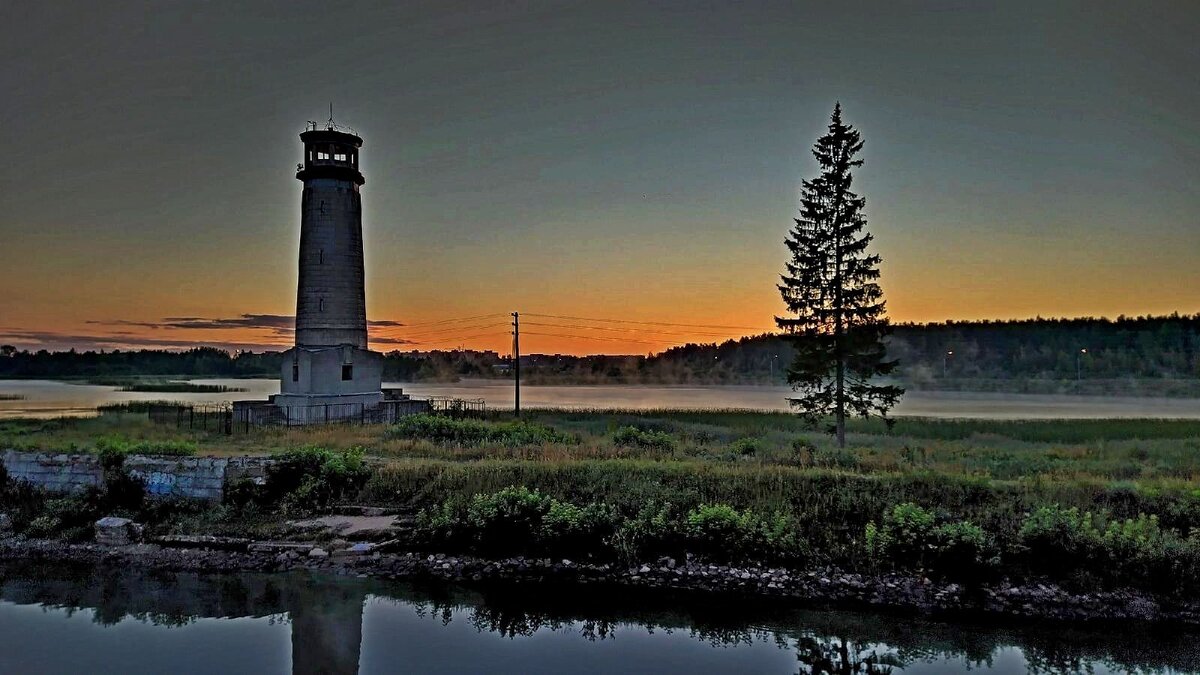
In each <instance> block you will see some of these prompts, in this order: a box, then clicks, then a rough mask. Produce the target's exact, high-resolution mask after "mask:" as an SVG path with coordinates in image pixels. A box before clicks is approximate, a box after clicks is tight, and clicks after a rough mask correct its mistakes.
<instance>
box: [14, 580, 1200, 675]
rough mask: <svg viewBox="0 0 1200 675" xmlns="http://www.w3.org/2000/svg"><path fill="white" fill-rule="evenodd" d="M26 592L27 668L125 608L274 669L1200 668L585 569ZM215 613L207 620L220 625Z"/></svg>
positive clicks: (192, 655)
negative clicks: (501, 576)
mask: <svg viewBox="0 0 1200 675" xmlns="http://www.w3.org/2000/svg"><path fill="white" fill-rule="evenodd" d="M38 606H40V607H41V608H43V609H42V614H43V618H42V619H39V620H44V621H45V622H46V623H45V626H41V625H39V627H38V628H37V630H38V631H40V632H41V633H42V634H44V636H45V640H46V642H47V643H49V642H51V641H53V644H54V646H53V647H52V648H48V649H47V650H46V651H44V652H41V653H39V654H38V655H37V660H36V661H35V662H34V663H33V665H35V666H36V669H37V670H38V671H40V672H70V671H72V670H75V671H77V670H78V669H77V668H74V667H73V666H72V664H75V663H78V662H79V660H78V659H79V658H80V657H81V655H80V654H73V653H72V650H73V649H77V650H83V649H84V647H82V646H80V645H84V644H92V643H95V642H97V640H92V641H90V642H89V640H88V639H83V638H87V636H86V635H84V634H85V633H87V632H88V631H91V632H101V633H104V634H105V635H110V636H118V635H122V634H123V633H122V631H124V630H125V629H126V627H128V626H129V625H130V624H142V625H144V626H148V627H171V629H170V630H169V631H167V633H163V631H162V629H146V630H144V631H143V632H141V633H139V636H140V637H139V638H138V640H137V642H138V644H139V646H141V647H142V648H145V649H148V650H150V651H151V652H152V651H153V649H154V648H155V646H156V644H158V643H161V644H158V648H159V650H160V651H171V650H173V649H183V647H174V646H173V645H174V644H175V643H174V642H169V641H168V637H167V635H168V634H169V635H173V636H175V637H174V638H172V639H181V638H182V637H183V636H193V637H196V638H197V641H195V642H193V643H192V644H190V645H189V646H188V647H187V648H186V649H187V653H188V658H187V659H185V662H184V663H182V664H176V665H174V666H173V667H172V668H171V669H172V670H173V671H174V672H187V671H194V672H202V671H211V670H214V669H217V668H216V666H217V665H218V661H217V660H216V659H217V658H218V657H220V658H222V659H226V661H221V662H220V663H221V664H226V665H225V666H224V667H225V668H227V669H228V668H230V667H232V668H233V669H235V670H236V669H238V668H237V667H236V664H241V665H242V666H248V664H251V663H265V664H270V665H268V666H267V670H271V671H280V670H283V671H286V670H287V669H288V667H289V665H290V668H291V672H293V673H356V672H360V671H362V672H386V671H394V670H398V669H403V670H411V671H419V672H430V671H438V670H440V671H443V672H455V671H464V670H466V671H480V670H487V671H489V672H523V673H526V672H562V671H573V672H578V671H588V672H613V671H624V672H633V671H643V672H644V671H655V672H668V671H674V672H687V673H696V672H705V671H708V672H727V671H730V670H738V671H742V672H799V673H813V674H818V673H819V674H824V675H834V674H838V675H842V674H846V675H848V674H852V673H853V674H862V675H876V674H883V673H900V672H925V671H930V670H940V671H942V672H957V671H959V670H962V669H965V668H968V667H970V668H972V669H980V670H985V671H986V670H990V671H993V672H1023V671H1026V670H1029V671H1032V672H1039V673H1059V672H1080V671H1091V672H1107V671H1112V670H1116V671H1127V670H1139V671H1142V672H1167V671H1170V670H1174V671H1193V670H1195V669H1197V668H1198V667H1200V647H1198V646H1197V641H1196V640H1195V637H1196V636H1195V635H1194V634H1190V635H1189V634H1187V633H1184V632H1172V631H1167V630H1163V629H1162V628H1161V627H1159V628H1158V629H1156V630H1154V631H1151V630H1150V629H1149V628H1138V627H1134V628H1129V627H1121V628H1119V629H1113V630H1102V629H1098V628H1087V629H1083V628H1065V627H1063V626H1059V625H1056V624H1046V625H1042V626H1017V627H1014V626H1011V625H992V626H981V625H954V624H951V623H944V622H931V621H926V620H922V619H916V618H912V617H904V616H890V615H882V614H875V613H861V612H844V611H837V612H834V611H818V610H798V609H795V608H794V607H790V606H787V605H783V604H781V603H778V602H772V601H766V600H758V599H746V598H729V597H712V596H697V595H687V594H676V593H670V592H644V591H640V592H637V593H630V592H628V591H621V590H615V589H612V588H603V587H598V586H597V587H592V586H569V587H548V586H546V585H542V584H507V585H487V586H475V587H464V586H455V585H444V584H434V583H429V584H410V583H399V582H380V581H374V580H368V579H345V578H331V577H327V576H311V575H305V574H289V575H265V574H225V575H211V574H210V575H203V574H188V573H161V572H159V573H155V572H134V571H129V570H121V569H114V568H105V567H100V568H96V567H63V566H46V565H31V564H21V565H11V564H10V565H6V566H3V567H0V630H10V629H11V628H12V627H13V626H16V625H17V624H18V622H22V621H23V622H29V621H31V619H30V618H29V617H30V615H28V613H27V611H25V610H24V609H23V608H26V607H29V608H36V607H38ZM21 612H25V613H21ZM77 613H81V614H83V613H90V616H91V621H90V622H86V623H80V621H78V620H72V619H70V617H71V616H72V615H75V614H77ZM45 615H49V617H48V618H46V616H45ZM78 618H79V617H76V619H78ZM214 619H237V620H238V621H243V622H244V621H250V622H251V623H252V624H253V625H259V626H269V627H271V628H270V630H274V631H276V632H278V631H280V630H283V631H287V636H286V638H287V643H286V652H285V651H284V650H278V651H273V650H274V649H275V648H274V647H272V646H271V645H272V644H273V643H272V639H275V638H271V637H269V636H267V637H262V638H256V639H255V640H254V641H246V640H243V641H242V642H236V641H235V640H233V639H232V638H231V636H233V635H235V631H233V630H225V632H224V633H221V632H219V631H214V630H211V629H213V625H214V624H213V620H214ZM218 623H220V622H218ZM229 623H230V622H228V621H225V622H224V624H225V626H217V627H218V628H223V629H224V628H229V626H228V624H229ZM202 628H203V629H204V630H201V629H202ZM248 630H249V628H248V626H247V624H244V623H240V624H238V625H237V630H236V634H244V635H248V634H249V633H248V632H247V631H248ZM206 631H207V632H206ZM6 635H9V633H6ZM279 637H284V636H282V635H280V636H279ZM77 638H79V639H77ZM275 641H276V642H278V640H277V639H276V640H275ZM110 642H111V640H110ZM100 644H103V642H102V641H100ZM34 648H35V645H34V644H33V643H32V641H30V642H27V643H26V642H21V643H17V644H10V645H8V646H6V649H5V650H4V651H2V652H0V670H6V671H15V670H17V667H16V666H17V665H24V666H26V669H28V666H29V665H30V661H29V659H28V658H26V659H25V660H23V661H22V660H21V659H22V650H23V649H26V650H33V649H34ZM25 656H27V657H28V656H29V655H28V654H26V655H25ZM87 656H88V659H89V662H90V663H91V664H93V665H94V664H96V663H99V664H105V663H113V664H114V665H112V668H113V669H114V670H115V669H117V666H116V665H115V662H113V661H110V660H108V657H106V656H105V654H104V653H90V654H88V655H87ZM109 656H111V654H110V655H109ZM135 656H137V658H134V657H130V658H132V659H133V660H132V661H130V660H126V661H125V662H124V665H123V666H122V667H121V668H120V669H121V670H123V671H124V672H132V671H139V670H140V671H145V672H150V671H153V670H156V669H158V666H156V665H154V663H151V657H152V654H151V653H150V652H147V654H145V655H140V656H139V655H135ZM143 656H144V658H142V657H143ZM14 659H15V660H14ZM139 659H140V660H139ZM155 663H157V662H155ZM229 663H232V664H235V665H234V666H229V665H227V664H229ZM131 664H132V665H131ZM92 670H95V668H92ZM100 670H101V671H102V670H103V668H101V669H100Z"/></svg>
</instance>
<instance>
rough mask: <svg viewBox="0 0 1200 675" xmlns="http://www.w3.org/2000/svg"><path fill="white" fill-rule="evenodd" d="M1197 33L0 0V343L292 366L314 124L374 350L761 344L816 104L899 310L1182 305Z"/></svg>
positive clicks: (1193, 21) (1198, 71) (1119, 12)
mask: <svg viewBox="0 0 1200 675" xmlns="http://www.w3.org/2000/svg"><path fill="white" fill-rule="evenodd" d="M1197 28H1200V4H1198V3H1195V2H1190V1H1185V2H1146V3H1125V2H1119V3H1109V2H1095V1H1092V2H1069V3H1068V2H1029V3H1023V2H997V3H988V2H979V1H970V2H898V1H896V0H889V1H887V2H876V3H868V2H862V3H802V2H740V3H735V2H700V1H695V2H679V3H668V2H637V3H622V2H616V1H605V2H553V3H538V2H478V3H455V2H448V1H445V0H442V1H439V2H430V3H417V2H407V3H367V2H359V3H338V2H332V1H329V0H322V1H320V2H307V1H303V0H300V1H296V0H293V1H291V2H278V3H270V2H255V3H224V2H165V3H164V2H145V3H143V2H103V3H97V2H67V1H61V2H53V3H4V4H3V5H0V59H2V61H3V63H4V64H5V67H4V68H2V69H0V91H3V92H4V99H3V100H4V105H3V108H2V109H0V115H2V116H3V124H2V125H0V143H2V145H3V147H4V148H5V149H6V151H7V158H6V159H5V161H3V162H0V289H2V291H3V292H2V293H0V342H5V343H9V344H15V345H17V346H20V347H23V348H24V347H28V348H40V347H48V348H51V349H53V348H62V347H77V348H81V349H87V348H112V347H141V346H149V347H165V348H172V349H174V348H182V347H186V346H191V345H194V344H215V345H219V346H226V347H230V348H253V349H261V348H263V346H266V345H279V346H286V345H288V344H290V341H291V333H290V325H291V320H290V316H291V314H292V312H293V311H294V309H295V284H296V253H297V249H298V242H299V205H300V190H301V184H300V182H299V181H297V180H295V177H294V173H295V165H296V163H297V162H298V161H300V159H301V145H300V141H299V137H298V134H299V133H300V132H301V131H302V130H303V129H304V126H305V123H306V122H307V121H308V120H317V121H324V120H325V119H326V118H328V116H329V105H330V103H332V104H333V110H334V117H335V119H336V121H337V122H338V123H340V124H344V125H349V126H350V127H353V128H354V130H355V131H356V132H357V133H358V134H359V135H361V136H362V137H363V139H364V145H363V149H362V154H361V163H362V169H363V173H364V174H365V176H366V179H367V182H366V184H365V185H364V186H363V189H362V195H363V203H364V215H363V220H364V238H365V246H366V267H367V289H366V291H367V306H368V316H369V317H370V318H371V319H372V320H373V321H374V322H375V324H374V325H373V326H372V345H373V346H374V347H375V348H378V349H385V350H390V349H395V348H400V349H409V348H412V349H434V348H453V347H457V346H466V347H474V348H488V349H497V350H499V351H502V352H507V351H508V350H509V348H510V342H511V338H510V337H509V336H508V334H507V331H508V327H507V322H508V321H509V318H508V316H507V315H508V313H510V312H513V311H519V312H521V313H522V317H523V320H522V323H523V330H522V351H523V352H543V353H557V352H563V353H593V352H607V353H647V352H651V351H658V350H661V349H663V348H665V347H668V346H670V345H672V344H678V343H683V342H688V341H693V342H694V341H703V342H712V341H715V340H720V339H723V338H724V337H734V336H738V335H744V334H754V333H759V332H764V331H767V330H771V329H772V328H773V320H772V318H773V317H774V316H775V315H776V314H779V313H781V312H782V311H783V306H782V303H781V301H780V298H779V293H778V291H777V289H776V286H775V285H776V283H777V281H778V275H779V273H780V272H781V271H782V268H783V263H784V260H785V257H786V253H787V251H786V249H785V248H784V245H783V240H784V237H785V235H786V233H787V231H788V229H789V228H790V227H791V226H792V225H793V221H792V219H793V218H794V217H795V215H796V212H797V196H798V186H799V183H800V181H801V180H802V179H803V178H811V177H813V176H814V175H815V173H816V171H817V169H816V166H815V163H814V161H813V158H812V156H811V154H810V150H809V149H810V147H811V145H812V143H813V141H814V140H815V139H816V137H817V136H818V135H820V134H821V133H822V132H823V131H824V129H825V125H826V124H827V123H828V118H829V114H830V112H831V110H832V108H833V105H834V103H835V102H836V101H840V102H841V104H842V107H843V109H844V117H845V119H846V121H848V122H849V123H851V124H853V125H855V126H856V127H857V128H858V129H859V131H860V132H861V133H862V135H863V137H864V139H865V141H866V146H865V148H864V150H863V154H862V157H863V159H864V160H865V164H864V166H863V167H862V168H861V169H859V170H858V172H857V173H856V176H855V185H856V187H857V188H858V190H859V192H860V193H861V194H863V195H864V196H865V197H866V198H867V209H866V215H867V219H868V225H867V227H868V229H869V231H871V232H872V233H873V234H874V235H875V242H874V244H873V246H874V250H875V252H877V253H879V254H880V255H882V257H883V261H884V262H883V265H882V273H883V276H882V280H881V283H882V286H883V289H884V292H885V296H886V299H887V302H888V310H889V315H890V316H891V318H892V319H893V320H894V321H918V322H923V321H943V320H950V319H956V320H961V319H984V318H990V319H1004V318H1025V317H1032V316H1085V315H1090V316H1110V317H1111V316H1116V315H1119V314H1126V315H1138V314H1148V313H1154V314H1161V313H1169V312H1173V311H1179V312H1181V313H1195V312H1200V189H1198V187H1197V186H1198V185H1200V47H1198V46H1197V45H1198V44H1200V42H1197V41H1196V40H1195V33H1196V30H1197ZM537 314H540V315H543V316H541V317H537V316H533V315H537ZM473 317H478V318H473ZM562 317H577V318H575V319H565V318H562ZM458 319H465V320H461V321H460V320H458ZM593 319H606V320H607V321H594V320H593ZM632 322H644V323H632ZM526 323H530V324H533V323H541V324H543V325H542V326H536V327H535V326H533V325H524V324H526ZM398 324H404V325H398ZM549 324H553V325H549ZM664 324H671V325H664ZM696 326H703V328H701V327H696ZM539 333H540V335H539Z"/></svg>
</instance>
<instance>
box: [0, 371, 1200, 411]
mask: <svg viewBox="0 0 1200 675" xmlns="http://www.w3.org/2000/svg"><path fill="white" fill-rule="evenodd" d="M189 382H194V383H197V384H220V385H225V386H228V387H237V388H240V389H245V390H246V391H244V392H233V393H221V394H162V393H144V392H123V391H118V390H117V389H116V388H114V387H103V386H96V385H88V384H72V383H66V382H57V381H50V380H0V418H4V417H55V416H62V415H89V414H94V412H95V409H96V407H97V406H99V405H102V404H106V403H120V402H123V401H145V400H163V399H166V400H173V401H190V402H221V401H230V400H236V399H265V398H266V397H267V396H268V395H270V394H274V393H277V392H278V391H279V381H278V380H274V379H245V380H235V379H195V380H189ZM386 386H390V387H401V388H403V389H404V390H405V391H406V392H408V393H410V394H413V395H415V396H454V397H458V398H482V399H484V400H485V401H486V403H487V405H488V406H489V407H492V408H510V407H512V404H513V387H512V382H508V381H501V380H464V381H462V382H457V383H437V382H419V383H405V382H394V383H388V384H387V385H386ZM789 394H790V390H789V389H788V388H787V387H772V386H763V385H758V386H720V385H694V386H687V385H676V386H668V385H589V386H558V385H555V386H528V385H526V386H524V387H522V388H521V403H522V405H523V406H525V407H531V408H532V407H558V408H631V409H639V410H646V409H653V408H688V409H713V408H747V409H756V410H787V401H786V399H787V396H788V395H789ZM894 414H896V415H907V416H919V417H972V418H988V419H1089V418H1118V417H1125V418H1131V417H1154V418H1188V419H1200V400H1198V399H1179V398H1141V397H1133V396H1073V395H1053V394H998V393H973V392H936V391H913V392H909V393H907V394H905V396H904V398H903V399H902V400H901V402H900V404H899V405H898V406H897V407H896V409H895V411H894Z"/></svg>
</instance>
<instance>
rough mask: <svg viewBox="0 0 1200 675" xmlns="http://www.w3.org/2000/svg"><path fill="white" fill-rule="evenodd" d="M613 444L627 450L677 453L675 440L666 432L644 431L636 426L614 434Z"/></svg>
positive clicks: (618, 430)
mask: <svg viewBox="0 0 1200 675" xmlns="http://www.w3.org/2000/svg"><path fill="white" fill-rule="evenodd" d="M613 444H614V445H618V446H621V447H626V448H642V449H645V450H658V451H661V452H670V453H673V452H675V446H676V443H675V438H674V437H673V436H671V435H670V434H668V433H667V432H665V431H643V430H642V429H638V428H637V427H634V426H624V427H621V428H620V429H617V430H616V431H615V432H613Z"/></svg>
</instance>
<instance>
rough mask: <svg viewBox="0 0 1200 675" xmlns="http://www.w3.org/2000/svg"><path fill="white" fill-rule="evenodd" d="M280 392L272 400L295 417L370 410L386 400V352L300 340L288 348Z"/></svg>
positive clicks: (321, 418) (347, 415)
mask: <svg viewBox="0 0 1200 675" xmlns="http://www.w3.org/2000/svg"><path fill="white" fill-rule="evenodd" d="M281 370H282V372H281V373H280V375H282V377H281V378H280V379H281V382H280V393H279V394H276V395H275V396H272V397H271V403H272V404H273V405H275V406H276V407H278V408H281V409H285V410H286V411H287V417H288V419H289V420H292V421H293V423H299V424H306V423H323V422H326V421H337V420H343V419H356V418H359V417H362V416H364V415H367V414H369V413H370V411H371V410H373V409H374V408H376V407H378V406H379V404H380V403H381V402H382V401H383V387H382V379H383V355H382V354H380V353H379V352H373V351H370V350H368V349H360V348H358V347H355V346H353V345H331V346H296V347H293V348H292V349H289V350H288V351H286V352H284V359H283V365H282V369H281Z"/></svg>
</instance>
